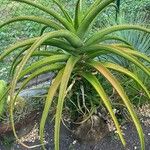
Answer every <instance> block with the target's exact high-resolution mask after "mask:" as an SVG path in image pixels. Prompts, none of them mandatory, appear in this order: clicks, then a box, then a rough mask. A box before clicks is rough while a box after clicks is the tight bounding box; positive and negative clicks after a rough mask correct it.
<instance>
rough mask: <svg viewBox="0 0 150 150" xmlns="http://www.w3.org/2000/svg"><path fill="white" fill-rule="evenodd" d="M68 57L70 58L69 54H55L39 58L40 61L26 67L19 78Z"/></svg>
mask: <svg viewBox="0 0 150 150" xmlns="http://www.w3.org/2000/svg"><path fill="white" fill-rule="evenodd" d="M68 58H69V55H53V56H49V57H46V58H45V57H44V58H43V59H42V60H39V61H37V62H35V63H33V64H32V65H31V66H29V67H27V68H25V69H24V70H23V71H22V72H21V74H20V76H19V78H22V77H24V76H25V75H27V74H28V73H30V72H32V71H34V70H36V69H39V68H40V67H42V66H45V65H50V64H52V63H55V62H63V61H66V60H67V59H68Z"/></svg>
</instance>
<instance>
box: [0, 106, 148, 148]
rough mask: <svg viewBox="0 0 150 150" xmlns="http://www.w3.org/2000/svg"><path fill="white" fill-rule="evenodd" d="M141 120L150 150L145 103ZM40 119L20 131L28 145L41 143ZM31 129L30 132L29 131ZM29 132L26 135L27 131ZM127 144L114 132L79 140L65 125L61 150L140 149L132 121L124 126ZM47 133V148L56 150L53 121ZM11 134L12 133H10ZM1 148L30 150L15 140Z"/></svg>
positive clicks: (49, 123)
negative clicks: (96, 138)
mask: <svg viewBox="0 0 150 150" xmlns="http://www.w3.org/2000/svg"><path fill="white" fill-rule="evenodd" d="M138 112H139V116H140V118H141V119H140V120H141V122H142V126H143V131H144V134H145V144H146V150H150V109H149V106H147V105H145V106H143V107H142V108H140V109H139V110H138ZM38 124H39V123H38V121H36V122H35V123H34V127H33V128H31V126H30V125H29V127H28V126H26V128H23V129H21V130H20V131H19V133H18V134H19V135H20V136H22V138H21V141H22V142H25V143H26V144H27V145H30V146H32V145H36V144H40V142H39V136H38ZM29 129H30V132H29V131H28V130H29ZM27 131H28V132H29V133H28V134H26V135H24V133H25V132H27ZM122 131H123V133H124V136H125V139H126V142H127V146H126V147H125V148H124V147H123V146H122V144H121V142H120V140H119V138H118V137H117V136H116V134H115V133H114V132H109V133H108V134H107V135H106V136H105V137H104V138H103V139H101V140H100V141H97V142H90V141H86V142H83V141H79V140H77V139H76V138H75V136H74V135H73V134H72V133H71V132H70V131H68V130H67V129H66V128H65V126H63V125H62V127H61V135H60V149H61V150H140V142H139V139H138V135H137V132H136V129H135V127H134V125H133V124H132V123H126V124H125V125H124V126H123V127H122ZM45 135H46V142H47V144H46V149H47V150H54V141H53V136H54V124H53V123H52V122H47V123H46V128H45ZM9 136H10V135H9ZM0 150H28V149H27V148H24V147H22V146H21V145H20V144H18V143H17V142H13V143H12V145H11V146H10V147H9V148H8V147H7V148H5V147H4V145H2V144H1V145H0ZM33 150H42V148H41V147H36V148H33Z"/></svg>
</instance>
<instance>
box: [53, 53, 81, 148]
mask: <svg viewBox="0 0 150 150" xmlns="http://www.w3.org/2000/svg"><path fill="white" fill-rule="evenodd" d="M78 60H79V58H78V57H77V58H76V57H73V56H71V57H70V58H69V60H68V61H67V64H66V67H65V69H64V72H63V76H62V80H61V84H60V89H59V96H58V104H57V109H56V118H55V150H59V134H60V123H61V115H62V109H63V103H64V99H65V96H66V90H67V85H68V81H69V78H70V75H71V72H72V70H73V68H74V66H75V64H76V63H77V61H78Z"/></svg>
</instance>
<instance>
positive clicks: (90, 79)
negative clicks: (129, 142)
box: [81, 73, 126, 146]
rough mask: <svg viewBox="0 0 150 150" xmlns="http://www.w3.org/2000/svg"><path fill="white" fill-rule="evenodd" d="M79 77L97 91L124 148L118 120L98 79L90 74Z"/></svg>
mask: <svg viewBox="0 0 150 150" xmlns="http://www.w3.org/2000/svg"><path fill="white" fill-rule="evenodd" d="M81 75H82V76H83V77H84V78H85V79H86V80H87V81H88V82H90V83H91V85H92V86H93V87H94V89H95V90H96V91H97V93H98V94H99V96H100V97H101V99H102V101H103V103H104V105H105V107H106V108H107V110H108V112H109V113H110V115H111V117H112V119H113V121H114V124H115V126H116V129H117V133H118V135H119V137H120V140H121V141H122V144H123V145H124V146H125V144H126V142H125V140H124V138H123V136H122V132H121V130H120V126H119V123H118V120H117V118H116V116H115V114H114V112H113V109H112V105H111V103H110V101H109V98H108V96H107V94H106V93H105V91H104V89H103V87H102V85H101V84H100V82H99V81H98V79H97V78H96V77H95V76H94V75H92V74H89V73H81Z"/></svg>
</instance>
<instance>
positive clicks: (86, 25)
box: [77, 0, 114, 37]
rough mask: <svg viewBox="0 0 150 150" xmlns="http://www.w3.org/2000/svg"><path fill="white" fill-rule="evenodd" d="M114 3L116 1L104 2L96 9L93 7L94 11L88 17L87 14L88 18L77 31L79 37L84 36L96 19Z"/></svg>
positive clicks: (105, 0) (107, 0)
mask: <svg viewBox="0 0 150 150" xmlns="http://www.w3.org/2000/svg"><path fill="white" fill-rule="evenodd" d="M113 1H114V0H104V1H102V2H101V3H100V4H99V5H97V6H96V7H93V9H92V10H91V11H90V12H89V13H88V14H87V15H86V14H85V16H86V17H85V18H84V19H83V20H82V22H81V25H80V27H79V28H78V30H77V34H78V36H79V37H83V36H84V34H85V32H86V31H87V29H88V28H89V26H90V24H91V22H92V21H93V20H94V19H95V17H96V16H97V15H98V14H99V13H100V12H101V11H102V10H103V9H104V8H106V7H107V6H108V5H109V4H110V3H112V2H113Z"/></svg>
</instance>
